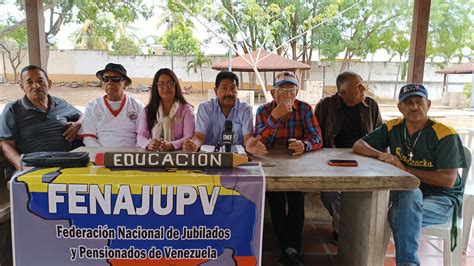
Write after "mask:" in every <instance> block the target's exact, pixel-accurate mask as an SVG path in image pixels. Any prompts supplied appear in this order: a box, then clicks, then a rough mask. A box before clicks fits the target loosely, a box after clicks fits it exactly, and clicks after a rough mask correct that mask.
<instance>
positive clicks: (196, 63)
mask: <svg viewBox="0 0 474 266" xmlns="http://www.w3.org/2000/svg"><path fill="white" fill-rule="evenodd" d="M211 63H212V60H211V58H209V57H205V56H204V52H202V51H199V52H198V53H197V54H196V55H195V56H194V58H193V59H192V60H190V61H189V62H188V65H187V66H186V70H187V71H188V73H189V71H190V70H191V69H192V70H194V73H197V69H198V68H199V70H200V72H201V92H204V81H203V78H202V67H203V66H204V65H210V64H211Z"/></svg>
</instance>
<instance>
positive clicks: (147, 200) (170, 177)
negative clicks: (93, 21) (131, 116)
mask: <svg viewBox="0 0 474 266" xmlns="http://www.w3.org/2000/svg"><path fill="white" fill-rule="evenodd" d="M89 151H91V153H93V152H92V151H93V149H89ZM95 151H98V149H95V150H94V152H95ZM115 151H117V150H115ZM126 151H131V150H130V149H127V150H126ZM132 151H139V150H137V149H134V150H132ZM91 155H92V154H91ZM91 158H94V156H91ZM264 191H265V187H264V178H263V171H262V168H261V166H260V165H259V164H252V165H246V166H242V167H239V168H237V169H236V168H201V169H176V168H169V169H157V168H153V169H150V168H148V169H117V168H113V169H112V168H104V167H99V166H94V165H89V166H87V167H77V168H61V167H50V168H39V169H33V170H32V171H29V172H23V173H21V174H20V175H18V176H16V177H15V178H13V179H12V183H11V198H12V225H13V227H12V232H13V248H14V262H15V264H17V265H114V266H117V265H119V266H120V265H165V264H166V265H201V264H203V263H208V264H210V265H211V264H212V265H231V264H235V265H256V264H261V253H262V251H261V247H262V234H263V206H264ZM107 263H108V264H107Z"/></svg>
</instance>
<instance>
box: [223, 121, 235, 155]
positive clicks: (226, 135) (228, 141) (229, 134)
mask: <svg viewBox="0 0 474 266" xmlns="http://www.w3.org/2000/svg"><path fill="white" fill-rule="evenodd" d="M233 143H234V131H233V130H232V121H231V120H226V121H225V123H224V131H222V145H224V147H225V152H231V148H232V144H233Z"/></svg>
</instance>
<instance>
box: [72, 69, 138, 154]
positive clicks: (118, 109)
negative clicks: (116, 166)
mask: <svg viewBox="0 0 474 266" xmlns="http://www.w3.org/2000/svg"><path fill="white" fill-rule="evenodd" d="M96 76H97V78H98V79H100V80H101V83H102V88H103V89H104V90H105V93H106V95H104V96H103V97H99V98H97V99H94V100H92V101H90V102H89V103H88V105H87V107H86V110H85V113H84V119H83V123H82V127H81V129H80V131H79V134H80V136H81V137H83V138H84V144H85V145H86V146H88V147H135V146H136V143H137V128H138V117H139V116H140V113H141V112H142V110H143V103H141V102H140V101H138V100H136V99H135V98H133V97H130V96H127V95H126V94H125V93H124V89H125V87H127V86H129V85H130V84H131V83H132V80H131V79H130V78H129V77H128V76H127V70H125V68H124V67H123V66H122V65H120V64H114V63H109V64H107V65H106V66H105V68H104V69H103V70H100V71H98V72H97V73H96Z"/></svg>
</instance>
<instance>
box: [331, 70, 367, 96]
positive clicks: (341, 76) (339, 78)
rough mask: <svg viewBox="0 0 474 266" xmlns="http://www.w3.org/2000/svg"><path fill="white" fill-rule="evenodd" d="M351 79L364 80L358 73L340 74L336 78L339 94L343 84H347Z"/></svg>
mask: <svg viewBox="0 0 474 266" xmlns="http://www.w3.org/2000/svg"><path fill="white" fill-rule="evenodd" d="M350 77H357V78H359V79H360V80H362V77H361V76H360V75H359V74H357V73H356V72H353V71H344V72H342V73H340V74H339V75H337V78H336V87H337V92H339V91H341V86H342V84H344V82H346V80H347V79H348V78H350Z"/></svg>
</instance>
